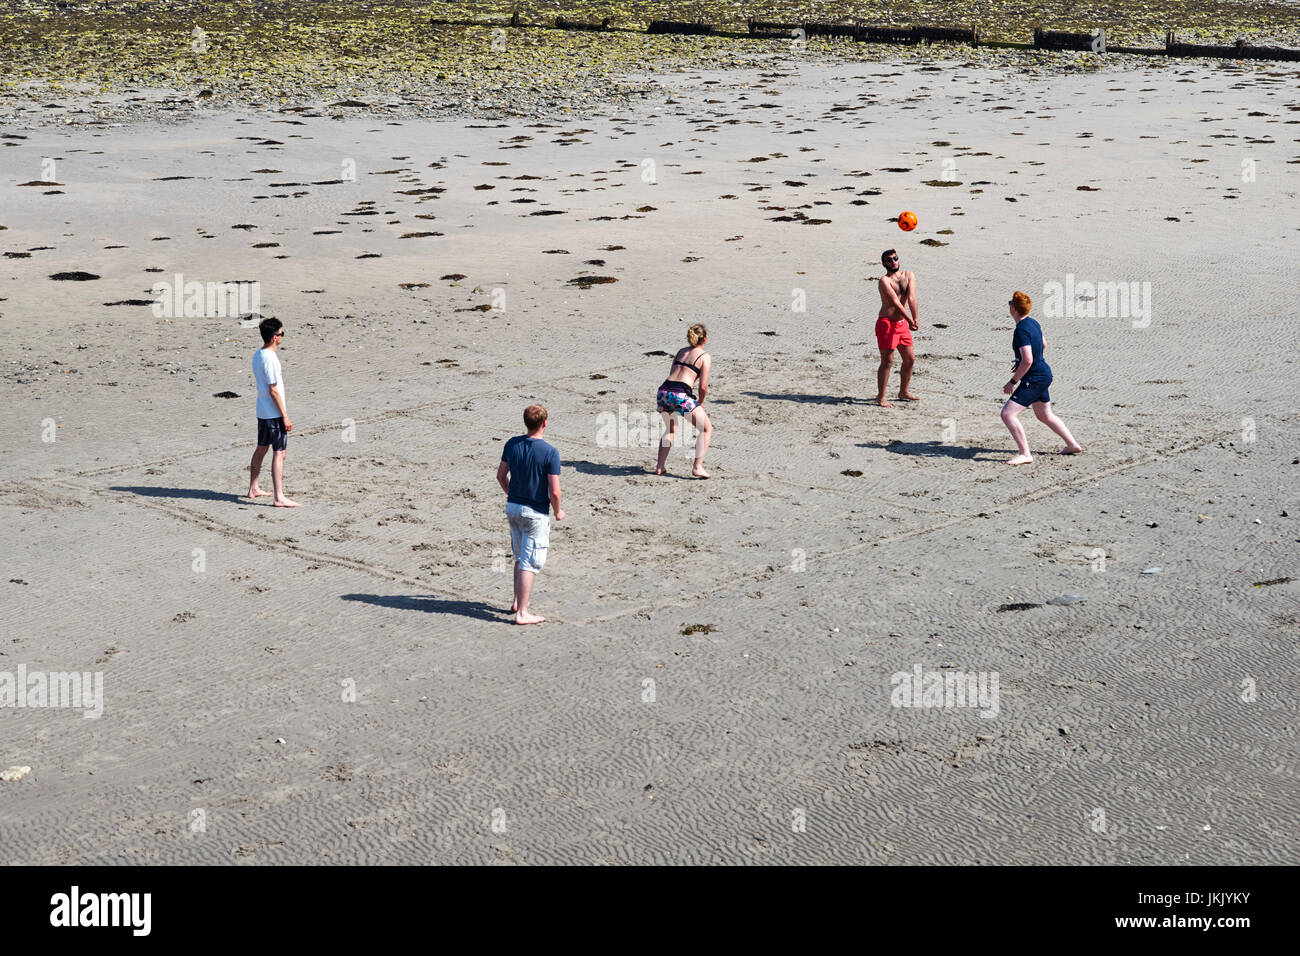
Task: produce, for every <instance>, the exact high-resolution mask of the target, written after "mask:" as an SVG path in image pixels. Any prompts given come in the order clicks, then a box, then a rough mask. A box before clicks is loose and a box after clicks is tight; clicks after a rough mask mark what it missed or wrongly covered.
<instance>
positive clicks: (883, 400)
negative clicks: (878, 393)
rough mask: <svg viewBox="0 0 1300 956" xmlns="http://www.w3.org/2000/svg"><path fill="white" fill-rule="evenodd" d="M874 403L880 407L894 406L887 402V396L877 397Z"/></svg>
mask: <svg viewBox="0 0 1300 956" xmlns="http://www.w3.org/2000/svg"><path fill="white" fill-rule="evenodd" d="M876 404H877V405H879V406H880V407H881V408H893V407H894V406H893V405H891V404H889V399H887V398H878V399H876Z"/></svg>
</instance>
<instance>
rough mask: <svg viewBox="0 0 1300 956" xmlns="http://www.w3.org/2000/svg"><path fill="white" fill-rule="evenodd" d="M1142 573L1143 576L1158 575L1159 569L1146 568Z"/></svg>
mask: <svg viewBox="0 0 1300 956" xmlns="http://www.w3.org/2000/svg"><path fill="white" fill-rule="evenodd" d="M1142 573H1143V574H1160V573H1161V571H1160V569H1159V568H1147V569H1145V570H1144V571H1143V572H1142Z"/></svg>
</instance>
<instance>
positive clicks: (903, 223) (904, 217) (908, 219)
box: [898, 212, 916, 232]
mask: <svg viewBox="0 0 1300 956" xmlns="http://www.w3.org/2000/svg"><path fill="white" fill-rule="evenodd" d="M898 228H899V229H901V230H903V232H911V231H912V230H913V229H915V228H916V213H914V212H904V213H899V216H898Z"/></svg>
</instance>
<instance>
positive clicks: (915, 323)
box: [907, 272, 921, 332]
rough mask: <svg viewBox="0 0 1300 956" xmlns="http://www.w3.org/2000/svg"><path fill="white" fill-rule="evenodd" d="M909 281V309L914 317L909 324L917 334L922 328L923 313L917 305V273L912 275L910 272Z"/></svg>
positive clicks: (908, 321) (909, 320)
mask: <svg viewBox="0 0 1300 956" xmlns="http://www.w3.org/2000/svg"><path fill="white" fill-rule="evenodd" d="M907 279H908V282H907V307H908V308H909V309H911V310H912V317H911V318H910V319H908V320H907V324H908V325H910V326H911V327H912V331H913V332H915V331H916V330H917V329H919V328H920V327H921V312H920V306H918V305H917V303H916V275H915V273H911V272H909V273H908V274H907Z"/></svg>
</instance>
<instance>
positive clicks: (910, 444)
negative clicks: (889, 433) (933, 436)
mask: <svg viewBox="0 0 1300 956" xmlns="http://www.w3.org/2000/svg"><path fill="white" fill-rule="evenodd" d="M858 447H859V448H873V449H876V450H877V451H888V452H892V453H893V454H895V455H919V456H921V457H926V458H960V459H965V460H967V461H971V460H974V461H1001V460H1002V459H1003V458H1005V457H1006V455H1007V450H1006V449H1005V448H983V447H979V448H972V447H970V446H968V445H949V444H946V443H945V442H941V441H898V440H894V441H891V442H878V441H868V442H859V443H858ZM980 455H991V456H994V457H990V458H981V457H980Z"/></svg>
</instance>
